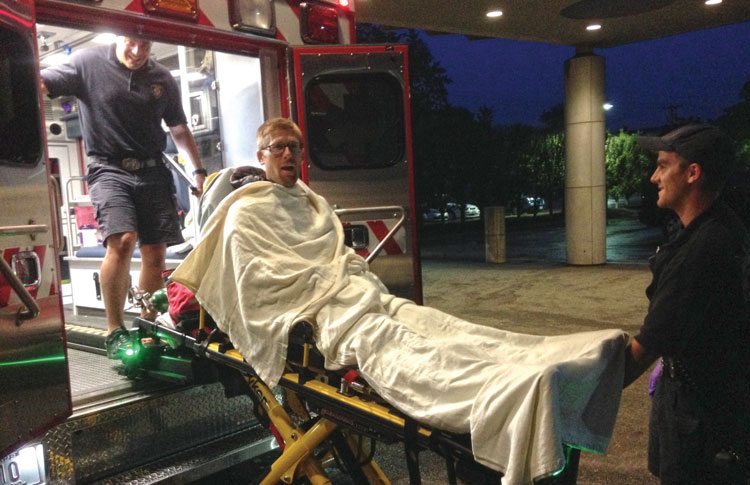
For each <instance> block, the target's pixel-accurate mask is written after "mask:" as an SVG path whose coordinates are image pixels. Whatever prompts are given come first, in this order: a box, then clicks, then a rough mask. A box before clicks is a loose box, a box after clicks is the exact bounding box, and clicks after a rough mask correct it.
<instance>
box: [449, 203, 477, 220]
mask: <svg viewBox="0 0 750 485" xmlns="http://www.w3.org/2000/svg"><path fill="white" fill-rule="evenodd" d="M445 212H446V213H447V214H448V219H459V218H460V217H461V206H460V205H459V204H456V203H455V202H448V203H447V204H445ZM479 214H480V211H479V207H477V206H475V205H474V204H464V219H476V218H477V217H479Z"/></svg>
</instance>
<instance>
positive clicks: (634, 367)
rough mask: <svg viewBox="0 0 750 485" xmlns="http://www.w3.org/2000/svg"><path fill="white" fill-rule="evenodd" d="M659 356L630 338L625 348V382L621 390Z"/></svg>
mask: <svg viewBox="0 0 750 485" xmlns="http://www.w3.org/2000/svg"><path fill="white" fill-rule="evenodd" d="M658 357H659V356H658V355H657V354H655V353H652V352H649V351H648V350H647V349H646V347H644V346H643V345H641V343H640V342H638V340H636V339H634V338H632V339H630V343H629V344H628V346H627V347H626V348H625V380H624V381H623V383H622V387H623V389H624V388H626V387H628V386H629V385H630V384H632V383H633V382H634V381H635V380H636V379H638V377H640V375H641V374H643V373H644V372H645V371H646V369H648V368H649V367H651V364H653V363H654V361H655V360H656V359H657V358H658Z"/></svg>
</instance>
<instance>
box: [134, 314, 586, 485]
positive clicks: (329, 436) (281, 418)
mask: <svg viewBox="0 0 750 485" xmlns="http://www.w3.org/2000/svg"><path fill="white" fill-rule="evenodd" d="M135 323H136V325H135V327H134V329H133V330H132V331H133V332H135V333H138V337H139V338H142V337H143V336H144V335H154V336H157V337H158V338H163V339H167V340H168V341H169V342H170V346H171V347H172V348H174V347H175V346H177V347H183V348H185V349H188V350H189V351H191V352H192V353H193V354H194V355H195V356H196V357H198V358H202V359H207V360H209V361H212V362H215V363H218V364H221V365H222V366H226V367H228V368H230V369H233V370H235V371H238V372H239V373H240V374H241V375H242V376H243V379H244V382H245V384H246V386H249V388H250V392H248V394H249V395H250V396H251V398H253V401H254V403H255V405H256V415H257V416H258V418H259V420H260V421H261V422H262V423H264V424H266V425H267V426H268V427H269V428H270V429H271V431H272V432H273V433H274V435H275V436H276V438H277V441H278V442H279V446H280V447H281V448H282V449H283V453H282V455H281V457H279V459H278V460H277V461H276V462H274V464H273V465H272V466H271V470H270V471H269V472H268V474H267V475H266V476H265V478H264V479H263V480H262V481H261V482H259V483H261V484H264V485H265V484H275V483H278V482H284V483H293V481H294V477H295V476H297V475H303V476H305V477H306V478H307V479H308V480H309V481H310V483H321V484H323V483H331V482H330V481H329V480H328V479H327V477H326V475H325V473H324V470H323V466H322V465H321V463H320V461H319V460H317V459H315V455H314V453H313V452H314V450H315V449H316V447H318V445H320V444H321V443H323V442H327V443H330V444H331V445H332V447H333V448H335V454H337V455H338V456H339V457H341V459H342V460H343V461H344V463H345V465H344V467H345V468H346V469H347V472H349V473H350V474H352V477H353V478H354V479H355V482H356V483H373V484H375V483H381V484H384V483H390V482H389V481H388V479H387V478H386V477H385V475H384V474H383V473H382V471H381V470H380V468H379V467H378V466H377V464H376V463H375V462H374V461H373V460H372V456H370V457H369V458H370V459H369V460H365V463H363V462H362V458H361V457H362V456H365V455H372V453H367V452H364V451H363V450H362V448H361V446H359V445H356V444H354V442H353V440H352V438H351V436H349V435H347V433H343V432H342V431H341V430H342V429H343V430H350V431H351V432H353V433H355V434H356V435H364V436H367V437H370V438H371V439H373V440H376V441H380V442H383V443H395V442H403V443H404V451H405V455H406V461H407V467H408V471H409V477H410V483H411V484H420V483H421V478H420V477H421V474H420V471H419V460H418V454H419V453H420V452H421V451H424V450H431V451H433V452H436V453H437V454H439V455H440V456H442V457H443V458H444V459H445V462H446V470H447V474H448V480H449V483H451V484H455V483H457V481H456V474H457V466H458V468H459V469H460V471H461V472H463V473H469V474H470V475H473V476H474V477H475V480H473V481H472V482H471V483H488V484H489V483H500V477H501V476H502V475H501V474H500V473H499V472H495V471H493V470H490V469H489V468H486V467H484V466H483V465H480V464H479V463H477V462H476V461H474V458H473V453H472V451H471V444H470V439H469V437H468V435H455V434H452V433H446V432H443V431H439V430H433V429H430V428H429V427H426V426H423V425H420V424H419V423H417V422H416V421H414V420H413V419H411V418H408V417H407V416H405V415H403V414H402V413H400V412H398V411H397V410H395V409H394V408H393V407H391V406H390V405H387V403H385V402H384V401H382V399H379V398H378V396H376V395H374V394H373V393H371V392H369V391H365V392H364V393H363V394H355V393H351V392H349V393H346V394H343V393H342V392H341V391H340V387H341V386H340V383H341V382H342V381H343V377H342V376H341V374H340V373H331V372H330V371H326V377H323V378H322V379H321V378H320V377H319V376H317V373H318V371H319V370H322V357H319V356H316V352H317V351H316V350H315V346H314V342H313V337H312V336H313V332H312V326H311V325H310V324H306V323H305V324H302V325H297V326H296V327H295V330H294V331H293V332H292V335H291V336H290V349H293V350H290V355H291V354H293V353H294V354H296V356H295V357H294V358H291V359H290V360H289V361H288V365H287V368H288V370H289V371H290V372H287V373H285V374H284V375H283V376H282V378H281V381H280V386H281V387H282V388H284V389H286V390H288V391H290V392H291V395H289V394H288V395H289V396H291V397H292V399H294V400H299V403H301V404H302V406H304V409H303V410H302V412H301V413H299V412H297V413H296V414H298V417H299V415H300V414H303V415H304V416H302V417H303V418H305V419H306V422H305V423H304V424H303V425H296V424H295V423H294V419H292V417H291V416H289V415H288V413H287V412H286V411H285V409H284V407H283V406H282V405H281V404H279V402H278V400H277V399H276V397H275V395H274V393H273V392H272V391H271V390H270V389H269V388H268V386H267V385H266V384H265V383H264V382H263V381H262V380H261V379H260V378H259V377H258V376H257V374H256V372H255V370H254V369H253V367H252V366H251V365H250V364H249V363H247V362H246V361H245V360H244V359H243V357H242V356H241V354H239V352H237V351H236V350H234V348H233V347H232V346H231V343H229V341H228V339H226V336H224V335H223V334H222V333H221V332H218V331H213V332H211V333H206V332H205V331H203V332H201V333H199V334H198V336H197V337H191V336H190V335H187V334H185V333H183V332H181V331H179V330H175V329H173V328H169V327H166V326H164V325H160V324H159V323H156V322H152V321H149V320H145V319H141V318H136V319H135ZM300 345H301V346H302V348H301V349H300V348H299V347H300ZM222 382H224V381H222ZM225 387H227V383H225ZM235 392H236V391H235ZM245 392H247V387H245ZM308 411H313V412H314V414H315V415H316V417H315V418H310V415H309V414H308ZM372 447H373V449H372V452H373V453H374V443H373V444H372ZM567 453H568V465H567V466H566V469H565V470H564V472H563V473H559V474H558V475H557V476H555V477H550V478H549V479H545V480H544V481H542V482H540V484H541V483H544V484H546V485H552V484H554V485H570V484H575V483H576V476H577V464H578V455H579V453H580V452H579V451H578V450H576V449H572V448H567ZM355 468H356V469H355Z"/></svg>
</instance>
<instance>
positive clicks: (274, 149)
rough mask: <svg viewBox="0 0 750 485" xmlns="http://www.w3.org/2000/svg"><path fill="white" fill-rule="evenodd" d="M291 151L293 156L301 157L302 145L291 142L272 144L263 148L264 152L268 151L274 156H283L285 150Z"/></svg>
mask: <svg viewBox="0 0 750 485" xmlns="http://www.w3.org/2000/svg"><path fill="white" fill-rule="evenodd" d="M287 148H288V149H289V151H290V152H291V153H292V155H299V154H300V153H302V143H299V142H296V141H290V142H288V143H281V142H278V143H271V144H270V145H268V146H266V147H263V148H262V150H268V151H269V152H271V154H272V155H276V156H279V155H282V154H283V153H284V150H286V149H287Z"/></svg>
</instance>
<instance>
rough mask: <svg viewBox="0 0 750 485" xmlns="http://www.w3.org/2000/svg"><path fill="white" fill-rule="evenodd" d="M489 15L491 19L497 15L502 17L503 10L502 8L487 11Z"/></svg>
mask: <svg viewBox="0 0 750 485" xmlns="http://www.w3.org/2000/svg"><path fill="white" fill-rule="evenodd" d="M487 16H488V17H489V18H491V19H493V18H497V17H502V16H503V11H502V10H490V11H489V12H487Z"/></svg>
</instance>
